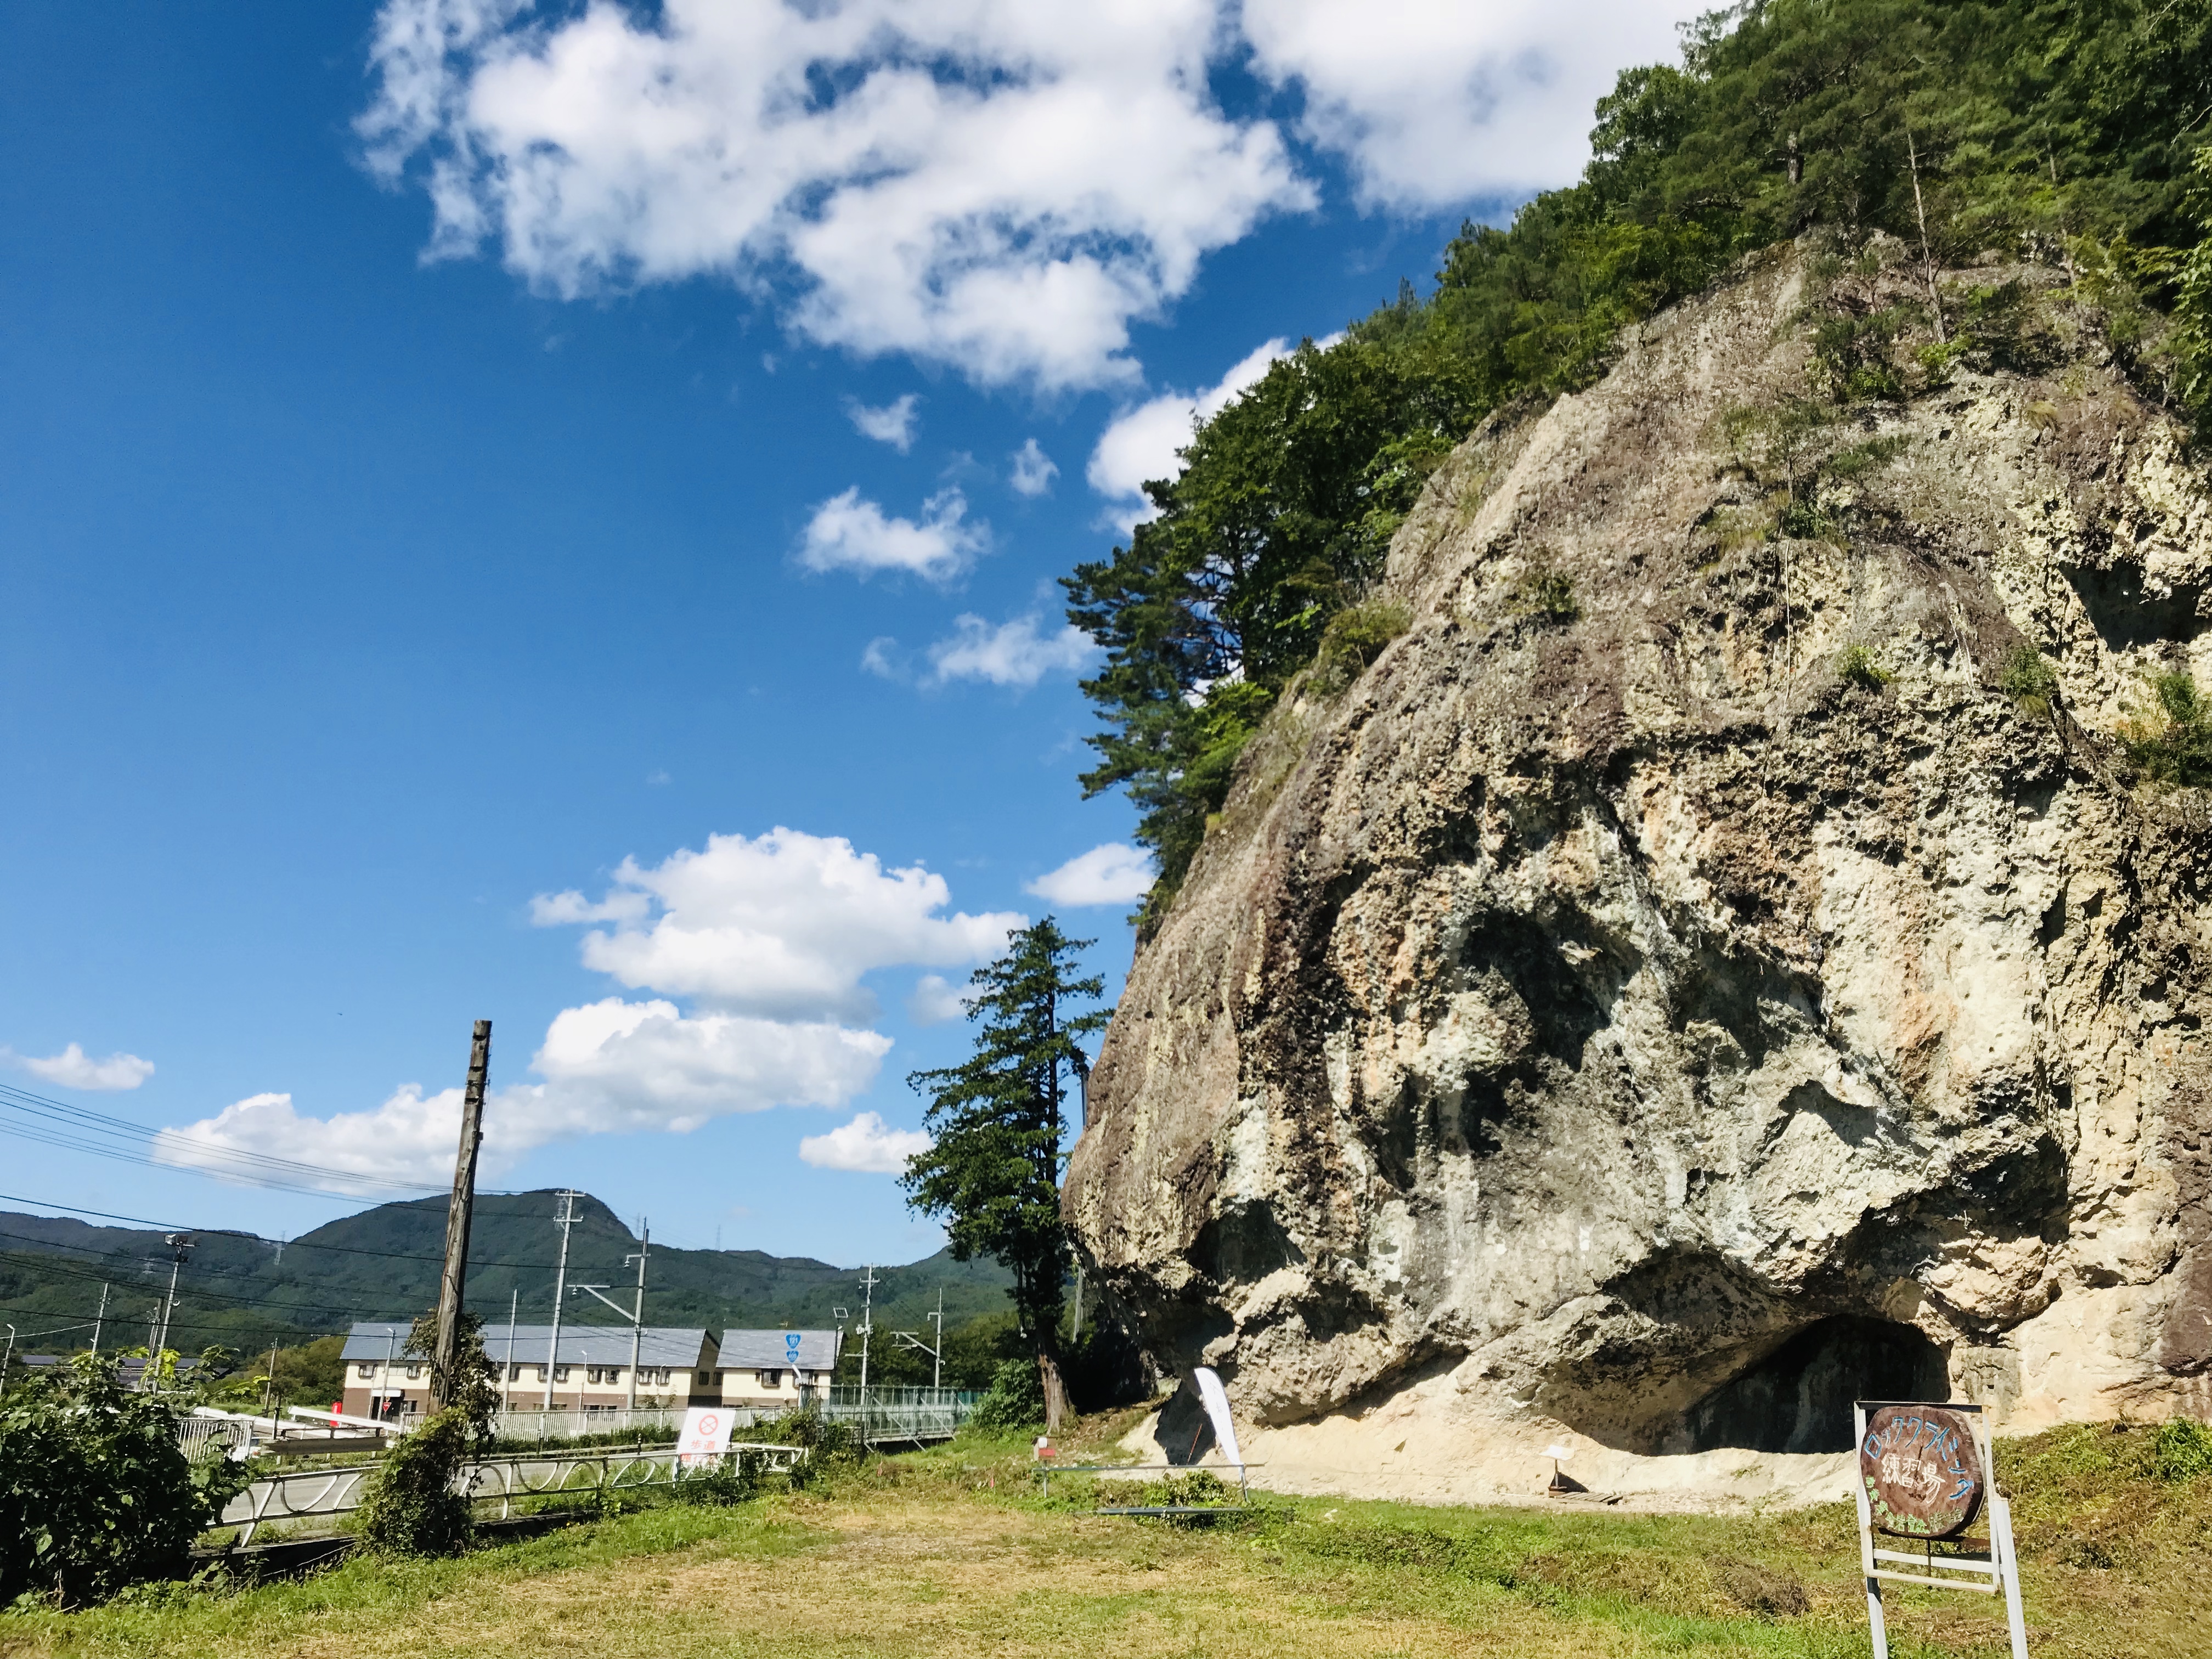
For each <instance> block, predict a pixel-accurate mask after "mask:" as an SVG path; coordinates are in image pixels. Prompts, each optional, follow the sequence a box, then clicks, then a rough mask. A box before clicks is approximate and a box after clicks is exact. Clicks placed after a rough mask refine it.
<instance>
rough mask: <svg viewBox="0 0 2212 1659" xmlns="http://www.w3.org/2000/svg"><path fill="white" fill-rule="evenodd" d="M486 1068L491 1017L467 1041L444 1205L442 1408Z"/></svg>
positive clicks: (449, 1389) (434, 1367) (438, 1367)
mask: <svg viewBox="0 0 2212 1659" xmlns="http://www.w3.org/2000/svg"><path fill="white" fill-rule="evenodd" d="M490 1071H491V1022H490V1021H489V1020H488V1019H480V1020H478V1021H477V1029H476V1036H475V1038H474V1040H473V1041H471V1042H470V1044H469V1082H468V1087H467V1088H466V1089H465V1090H464V1091H462V1094H461V1145H460V1150H459V1151H458V1152H455V1153H454V1154H453V1198H452V1200H450V1201H449V1202H448V1203H447V1206H446V1270H445V1273H443V1274H442V1275H441V1277H440V1279H439V1280H438V1346H437V1349H436V1351H435V1352H434V1353H432V1354H431V1356H430V1409H431V1410H432V1411H442V1410H443V1409H444V1408H445V1407H447V1406H449V1405H451V1404H452V1403H453V1373H454V1372H455V1370H458V1369H459V1364H460V1359H461V1297H462V1295H463V1293H464V1292H465V1291H466V1290H467V1288H468V1276H469V1222H470V1220H471V1217H472V1215H473V1213H474V1212H475V1209H476V1201H477V1148H478V1147H480V1146H483V1100H484V1079H485V1078H486V1077H487V1076H488V1075H489V1073H490ZM549 1375H550V1373H549Z"/></svg>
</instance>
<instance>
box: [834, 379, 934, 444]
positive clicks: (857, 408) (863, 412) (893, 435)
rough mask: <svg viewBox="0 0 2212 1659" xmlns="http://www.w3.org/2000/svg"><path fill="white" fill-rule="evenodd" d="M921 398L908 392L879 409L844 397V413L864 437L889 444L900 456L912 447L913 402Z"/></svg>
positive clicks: (915, 402) (919, 400)
mask: <svg viewBox="0 0 2212 1659" xmlns="http://www.w3.org/2000/svg"><path fill="white" fill-rule="evenodd" d="M920 402H921V399H920V398H917V397H915V394H914V393H913V392H908V393H907V394H906V395H905V396H904V397H902V398H894V399H893V400H892V401H891V402H890V403H887V404H884V406H883V407H882V408H881V409H871V408H870V407H869V406H868V405H867V404H864V403H862V402H861V401H860V399H859V398H846V399H845V413H846V415H847V416H848V417H849V418H850V419H851V421H852V422H853V426H854V430H856V431H857V432H859V433H860V435H861V436H862V437H863V438H873V439H874V440H875V441H877V442H878V443H879V444H889V445H890V447H892V448H893V449H896V451H898V453H900V454H902V455H903V454H905V453H907V451H908V450H909V449H911V448H913V447H914V428H915V416H914V410H915V404H918V403H920Z"/></svg>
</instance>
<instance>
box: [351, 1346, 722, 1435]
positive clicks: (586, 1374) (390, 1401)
mask: <svg viewBox="0 0 2212 1659" xmlns="http://www.w3.org/2000/svg"><path fill="white" fill-rule="evenodd" d="M408 1330H409V1327H408V1326H406V1325H404V1324H390V1323H380V1322H362V1323H358V1324H356V1325H355V1326H354V1328H353V1329H352V1331H351V1332H350V1333H349V1334H348V1336H347V1338H346V1344H345V1349H344V1352H343V1358H344V1363H345V1409H346V1411H347V1413H349V1414H350V1415H353V1416H358V1417H404V1416H410V1415H419V1414H421V1413H424V1412H427V1411H428V1410H429V1408H430V1404H429V1402H430V1364H429V1362H428V1360H426V1359H424V1358H422V1357H421V1356H420V1355H410V1354H406V1353H403V1352H400V1351H401V1350H402V1349H403V1348H404V1347H405V1346H406V1345H407V1333H408ZM631 1340H632V1332H631V1328H630V1327H629V1326H627V1325H563V1326H562V1328H561V1332H560V1346H559V1349H558V1351H557V1352H556V1350H555V1347H554V1333H553V1328H552V1327H551V1326H550V1325H508V1324H507V1323H506V1322H501V1323H499V1324H496V1325H487V1326H486V1327H485V1328H484V1332H483V1345H484V1352H485V1354H486V1355H487V1356H488V1357H489V1358H490V1360H491V1363H492V1371H493V1375H494V1377H495V1384H494V1386H495V1387H496V1388H497V1389H498V1390H499V1396H500V1404H501V1407H504V1408H505V1409H507V1410H509V1411H525V1412H528V1411H538V1410H541V1409H542V1408H543V1407H544V1404H545V1396H546V1390H547V1385H548V1384H549V1383H550V1385H551V1390H552V1396H553V1409H554V1410H555V1411H558V1412H576V1411H581V1412H585V1413H592V1412H601V1411H615V1410H620V1409H621V1408H623V1407H626V1406H627V1405H629V1399H630V1388H629V1376H630V1343H631ZM718 1370H719V1360H718V1356H717V1352H716V1344H715V1340H714V1333H713V1332H712V1331H708V1330H704V1329H698V1328H690V1327H686V1326H680V1325H647V1327H646V1328H645V1329H644V1331H643V1332H642V1334H641V1335H640V1336H639V1338H638V1354H637V1403H638V1405H639V1407H641V1408H642V1407H654V1406H663V1407H685V1406H691V1405H701V1406H707V1405H716V1404H719V1403H720V1401H721V1395H720V1390H719V1388H718V1376H717V1372H718Z"/></svg>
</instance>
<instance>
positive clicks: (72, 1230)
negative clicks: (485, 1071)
mask: <svg viewBox="0 0 2212 1659" xmlns="http://www.w3.org/2000/svg"><path fill="white" fill-rule="evenodd" d="M557 1203H558V1200H557V1199H556V1195H555V1194H553V1193H551V1192H536V1193H519V1194H496V1195H486V1196H485V1197H483V1198H480V1199H479V1200H477V1211H476V1217H475V1221H474V1225H473V1226H472V1228H471V1234H470V1251H469V1296H468V1300H469V1305H470V1306H471V1307H472V1308H474V1309H476V1310H477V1311H478V1312H479V1313H481V1314H482V1315H483V1316H484V1320H485V1322H486V1323H487V1324H496V1323H499V1322H503V1321H504V1320H505V1319H506V1318H507V1309H508V1305H509V1302H508V1297H509V1296H510V1294H511V1293H512V1294H513V1295H514V1296H515V1297H516V1305H517V1307H518V1309H519V1312H520V1318H521V1319H522V1321H523V1322H524V1323H526V1324H529V1323H543V1322H544V1321H545V1320H546V1318H547V1317H548V1316H550V1312H551V1309H552V1299H553V1278H554V1264H555V1262H556V1260H557V1259H558V1256H559V1252H560V1244H561V1234H560V1229H559V1228H557V1227H556V1226H555V1225H554V1223H553V1216H554V1213H555V1211H556V1206H557ZM576 1216H577V1219H576V1223H575V1225H574V1229H573V1230H572V1231H571V1234H570V1237H569V1244H568V1282H569V1283H570V1284H571V1285H586V1284H589V1285H605V1286H606V1287H608V1289H607V1294H608V1295H610V1296H611V1297H614V1298H615V1299H616V1300H617V1301H618V1302H621V1303H622V1304H624V1305H625V1306H627V1305H628V1304H629V1290H628V1288H627V1287H629V1286H632V1285H635V1283H636V1278H637V1269H636V1266H635V1263H633V1264H631V1265H630V1266H629V1267H624V1266H623V1256H624V1255H630V1254H633V1253H634V1252H635V1250H636V1249H637V1239H636V1237H635V1235H634V1234H633V1233H632V1232H631V1231H630V1230H629V1228H628V1227H627V1226H625V1225H623V1222H622V1220H621V1218H618V1217H617V1215H616V1214H615V1213H614V1212H613V1211H611V1209H609V1208H608V1207H607V1206H605V1204H603V1203H601V1202H600V1201H599V1200H597V1199H595V1198H589V1197H586V1198H580V1199H579V1200H577V1202H576ZM445 1238H446V1200H444V1199H443V1198H435V1199H421V1200H412V1201H410V1202H408V1203H404V1204H382V1205H379V1206H376V1207H375V1208H374V1209H371V1210H364V1211H362V1212H361V1213H359V1214H357V1215H350V1216H347V1217H344V1218H342V1219H340V1220H337V1221H333V1222H330V1223H327V1224H326V1225H323V1226H320V1227H318V1228H316V1229H315V1230H314V1231H313V1232H309V1233H304V1234H302V1235H301V1237H298V1238H295V1239H293V1240H291V1241H289V1243H285V1244H283V1245H282V1246H279V1245H278V1244H277V1243H276V1241H274V1240H272V1239H264V1238H260V1237H256V1236H254V1235H253V1234H251V1233H197V1234H195V1235H193V1240H194V1248H193V1249H192V1252H191V1256H190V1258H189V1260H188V1261H187V1262H186V1264H185V1267H184V1269H183V1271H182V1273H181V1274H180V1275H179V1279H178V1291H177V1297H178V1310H177V1313H176V1315H175V1317H174V1321H173V1327H172V1335H171V1338H170V1346H172V1347H177V1348H183V1349H185V1350H188V1351H189V1350H191V1349H196V1348H199V1347H204V1346H206V1345H208V1344H209V1343H212V1342H222V1343H226V1344H228V1345H229V1346H234V1347H260V1346H267V1344H268V1343H269V1342H270V1340H281V1341H283V1342H286V1343H288V1344H289V1343H290V1342H293V1341H295V1340H299V1339H300V1338H301V1337H303V1336H307V1335H312V1334H320V1333H323V1332H327V1331H335V1330H340V1329H343V1328H344V1327H345V1326H346V1325H347V1324H348V1323H349V1322H351V1321H353V1320H356V1319H404V1318H409V1317H411V1316H414V1315H415V1314H417V1313H420V1312H422V1310H425V1309H427V1308H428V1307H430V1306H431V1305H432V1304H434V1303H435V1301H436V1299H437V1294H438V1271H439V1264H440V1258H441V1252H442V1251H443V1250H444V1249H445ZM168 1273H169V1251H168V1249H167V1246H165V1245H164V1244H163V1243H162V1236H161V1234H160V1233H158V1232H154V1231H143V1230H139V1229H134V1228H127V1227H100V1226H94V1225H89V1224H88V1223H85V1222H82V1221H74V1220H68V1219H61V1218H54V1217H51V1216H33V1215H19V1214H12V1213H8V1212H0V1305H4V1307H5V1309H6V1311H5V1312H4V1313H0V1318H4V1319H7V1320H9V1321H12V1322H15V1323H16V1324H17V1325H19V1326H21V1327H22V1328H23V1329H24V1331H25V1332H26V1334H29V1333H30V1332H32V1331H34V1330H35V1331H50V1330H53V1331H55V1334H53V1335H52V1336H51V1337H49V1338H47V1339H46V1340H42V1341H39V1342H37V1343H35V1344H33V1346H37V1347H39V1348H41V1349H45V1350H52V1349H58V1348H65V1347H68V1346H71V1345H73V1344H74V1345H77V1346H82V1342H83V1341H84V1340H85V1339H86V1337H87V1336H88V1335H89V1332H88V1331H87V1332H83V1333H80V1334H70V1333H67V1332H62V1331H58V1330H55V1328H57V1327H60V1326H64V1325H70V1324H83V1323H87V1322H89V1321H90V1320H91V1318H92V1317H93V1314H94V1310H95V1309H96V1308H97V1307H98V1305H99V1302H100V1287H101V1285H103V1284H106V1285H109V1286H110V1287H111V1291H110V1297H109V1308H108V1329H107V1331H106V1334H104V1335H103V1339H102V1346H134V1345H137V1344H140V1343H143V1342H144V1341H145V1340H147V1329H148V1322H149V1319H150V1317H151V1316H152V1314H153V1312H154V1310H155V1307H156V1306H157V1304H158V1302H159V1298H160V1293H161V1289H162V1288H163V1287H164V1286H166V1285H167V1282H168ZM877 1278H878V1284H877V1285H876V1298H875V1308H876V1324H877V1327H878V1329H879V1330H880V1329H884V1328H903V1329H917V1328H923V1327H922V1323H921V1321H922V1316H923V1314H924V1313H925V1312H926V1311H927V1310H933V1309H934V1307H935V1306H936V1302H937V1295H938V1292H939V1290H940V1289H941V1290H942V1291H943V1292H944V1297H945V1324H946V1327H947V1328H951V1327H952V1326H954V1325H957V1324H958V1323H960V1322H963V1321H966V1320H968V1319H971V1318H973V1317H974V1316H976V1315H978V1314H984V1313H1000V1312H1004V1311H1006V1309H1007V1306H1008V1303H1007V1300H1006V1287H1007V1286H1008V1285H1011V1284H1012V1275H1010V1274H1009V1273H1006V1270H1005V1269H1003V1268H1002V1267H1000V1266H999V1265H998V1264H997V1263H996V1262H994V1261H970V1262H957V1261H953V1260H952V1258H951V1255H948V1254H947V1253H945V1252H944V1251H939V1253H938V1254H937V1255H933V1256H931V1257H929V1258H928V1259H927V1261H917V1262H913V1263H910V1264H908V1265H907V1266H904V1267H879V1268H878V1269H877ZM860 1305H861V1290H860V1273H859V1270H857V1269H854V1268H848V1267H832V1266H831V1265H830V1264H829V1263H828V1262H826V1261H815V1260H813V1259H812V1258H811V1257H806V1256H776V1255H769V1254H768V1253H767V1252H765V1251H763V1250H679V1249H669V1248H666V1247H665V1246H662V1245H659V1244H655V1245H654V1246H653V1250H652V1255H651V1260H650V1262H649V1264H648V1272H647V1279H646V1301H645V1316H646V1322H647V1323H648V1324H653V1325H703V1326H708V1327H713V1328H720V1327H722V1326H726V1325H757V1326H779V1325H783V1324H786V1323H790V1324H799V1325H807V1326H825V1325H830V1324H835V1323H836V1322H837V1320H836V1316H835V1310H836V1309H838V1308H840V1307H842V1308H844V1309H846V1310H848V1318H847V1319H846V1320H845V1321H844V1322H845V1323H846V1324H848V1326H849V1325H854V1324H857V1323H858V1322H859V1320H860ZM26 1316H27V1317H26ZM563 1318H565V1319H574V1320H578V1321H580V1322H587V1323H592V1324H605V1323H611V1322H614V1321H615V1319H616V1315H615V1314H614V1313H613V1312H612V1311H611V1310H610V1309H608V1308H607V1307H606V1305H605V1304H604V1303H602V1302H600V1301H599V1300H598V1299H597V1298H596V1297H591V1296H588V1295H577V1296H572V1297H569V1299H568V1311H567V1312H566V1313H565V1314H564V1315H563Z"/></svg>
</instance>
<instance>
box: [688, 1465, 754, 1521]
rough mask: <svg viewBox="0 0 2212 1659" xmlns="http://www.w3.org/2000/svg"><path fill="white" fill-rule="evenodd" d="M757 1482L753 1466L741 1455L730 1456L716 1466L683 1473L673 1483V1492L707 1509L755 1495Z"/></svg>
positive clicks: (739, 1501) (735, 1502)
mask: <svg viewBox="0 0 2212 1659" xmlns="http://www.w3.org/2000/svg"><path fill="white" fill-rule="evenodd" d="M759 1492H760V1481H759V1480H758V1479H757V1476H756V1475H755V1474H754V1471H753V1466H752V1465H751V1464H750V1463H748V1462H745V1460H744V1458H743V1457H741V1456H732V1457H731V1458H730V1460H729V1461H728V1462H726V1463H724V1464H722V1465H721V1466H720V1468H712V1469H699V1470H696V1471H686V1472H684V1474H683V1478H682V1479H681V1480H678V1482H677V1483H676V1495H677V1497H678V1498H680V1499H682V1500H683V1501H684V1503H686V1504H702V1505H704V1506H706V1507H708V1508H726V1507H728V1506H729V1505H732V1504H742V1503H744V1502H746V1501H747V1500H748V1499H750V1498H754V1497H756V1496H757V1495H758V1493H759Z"/></svg>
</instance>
